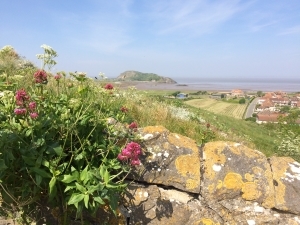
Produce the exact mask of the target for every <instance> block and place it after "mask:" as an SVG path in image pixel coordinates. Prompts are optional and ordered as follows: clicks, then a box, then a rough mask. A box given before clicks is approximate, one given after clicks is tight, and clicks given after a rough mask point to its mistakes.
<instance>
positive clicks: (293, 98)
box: [291, 97, 300, 107]
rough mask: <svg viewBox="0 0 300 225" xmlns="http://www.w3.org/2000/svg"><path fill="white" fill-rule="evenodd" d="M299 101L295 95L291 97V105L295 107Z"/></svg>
mask: <svg viewBox="0 0 300 225" xmlns="http://www.w3.org/2000/svg"><path fill="white" fill-rule="evenodd" d="M299 102H300V99H299V98H297V97H292V98H291V107H297V105H298V103H299Z"/></svg>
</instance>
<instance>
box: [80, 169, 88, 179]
mask: <svg viewBox="0 0 300 225" xmlns="http://www.w3.org/2000/svg"><path fill="white" fill-rule="evenodd" d="M80 180H81V181H85V182H84V183H86V182H87V180H88V166H86V167H85V168H84V170H82V171H81V173H80Z"/></svg>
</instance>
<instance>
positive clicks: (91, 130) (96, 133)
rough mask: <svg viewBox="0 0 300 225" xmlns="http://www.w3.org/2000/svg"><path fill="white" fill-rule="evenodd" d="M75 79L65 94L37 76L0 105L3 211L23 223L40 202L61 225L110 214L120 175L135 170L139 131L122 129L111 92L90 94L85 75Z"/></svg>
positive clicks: (52, 80) (54, 81) (57, 81)
mask: <svg viewBox="0 0 300 225" xmlns="http://www.w3.org/2000/svg"><path fill="white" fill-rule="evenodd" d="M51 60H52V59H51ZM51 60H50V63H53V61H51ZM44 62H45V61H44ZM44 66H45V65H44ZM48 68H50V67H48ZM73 78H74V79H75V80H73V81H72V82H74V83H75V85H74V86H72V87H70V88H68V87H67V86H66V85H65V82H70V80H65V81H64V80H61V76H54V77H52V76H51V74H50V73H46V72H45V71H44V70H39V71H37V72H36V73H34V79H33V77H32V79H33V80H35V81H36V84H35V86H33V87H30V88H29V87H28V88H21V89H18V90H17V91H16V92H15V93H14V92H12V91H6V92H3V96H2V97H1V98H0V111H1V114H0V118H1V120H0V149H1V154H0V187H1V190H0V191H1V196H2V201H3V202H2V210H4V211H5V212H6V214H9V213H13V212H15V210H16V209H17V210H18V211H19V212H20V213H21V215H22V218H23V220H24V222H25V223H28V222H30V220H36V219H38V218H37V215H38V211H39V210H40V208H39V207H38V206H39V205H40V203H43V204H44V203H45V202H48V203H47V204H49V206H51V208H53V209H59V210H58V211H59V212H60V215H59V217H60V220H61V224H69V221H68V219H69V218H70V214H73V213H75V214H76V216H77V217H78V216H80V215H82V211H83V210H87V211H89V212H91V213H95V212H96V211H97V209H98V208H99V206H101V205H109V206H110V208H111V209H112V210H113V211H115V210H116V207H117V203H118V199H119V196H120V194H121V193H122V192H123V191H124V189H125V188H126V184H125V183H124V178H125V177H126V174H127V173H128V172H129V171H130V170H131V169H132V168H134V166H135V165H138V164H139V159H138V156H139V154H141V149H140V145H139V144H138V143H136V142H137V141H138V140H137V139H136V138H135V130H136V129H137V124H134V127H133V125H131V127H126V126H124V125H122V122H124V121H125V120H126V117H127V112H128V110H127V111H126V110H124V106H123V108H122V105H121V104H123V102H124V101H122V99H119V98H116V97H115V93H114V92H113V91H114V90H113V88H112V85H110V86H109V87H110V88H102V87H97V86H92V84H91V83H88V82H89V79H87V78H86V76H85V74H84V73H78V74H77V75H74V74H73ZM46 81H47V82H46ZM48 81H49V82H48ZM91 87H92V88H91ZM121 109H122V110H121ZM129 142H130V143H129ZM127 143H129V144H128V145H127ZM125 146H126V147H125ZM123 147H125V148H124V149H123V150H122V148H123ZM132 149H134V152H132ZM131 152H132V153H131ZM121 153H122V154H123V158H120V156H119V157H118V155H120V154H121ZM129 153H130V154H134V155H133V156H130V155H128V154H129ZM126 154H127V155H126Z"/></svg>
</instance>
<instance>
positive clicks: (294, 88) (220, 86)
mask: <svg viewBox="0 0 300 225" xmlns="http://www.w3.org/2000/svg"><path fill="white" fill-rule="evenodd" d="M175 80H176V81H177V84H179V85H180V84H186V85H188V86H189V87H191V88H192V89H194V90H195V89H198V90H232V89H242V90H244V91H285V92H300V81H299V80H298V81H292V80H290V81H267V80H265V81H255V80H248V81H242V80H240V81H235V80H224V81H220V80H200V79H195V78H185V79H175Z"/></svg>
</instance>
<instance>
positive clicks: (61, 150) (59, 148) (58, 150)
mask: <svg viewBox="0 0 300 225" xmlns="http://www.w3.org/2000/svg"><path fill="white" fill-rule="evenodd" d="M53 150H54V151H55V153H56V154H57V155H58V156H60V155H62V153H63V149H62V147H61V146H58V147H55V148H53Z"/></svg>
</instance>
